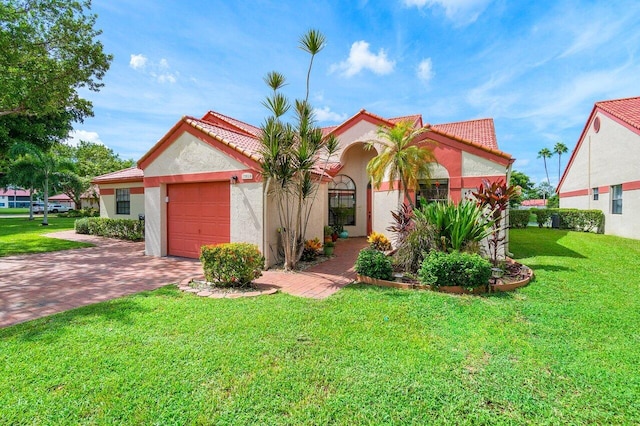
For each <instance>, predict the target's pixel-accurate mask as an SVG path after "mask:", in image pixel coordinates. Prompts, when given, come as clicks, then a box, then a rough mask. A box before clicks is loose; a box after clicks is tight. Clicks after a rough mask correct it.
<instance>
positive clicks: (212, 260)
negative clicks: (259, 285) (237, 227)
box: [200, 243, 264, 287]
mask: <svg viewBox="0 0 640 426" xmlns="http://www.w3.org/2000/svg"><path fill="white" fill-rule="evenodd" d="M200 261H201V262H202V269H203V270H204V276H205V278H206V279H207V281H209V282H211V283H215V285H218V286H220V287H248V286H249V285H250V284H251V281H253V280H254V279H256V278H258V277H259V276H260V275H262V268H263V267H264V257H263V256H262V253H260V250H258V246H256V245H255V244H249V243H224V244H215V245H208V246H202V247H201V248H200Z"/></svg>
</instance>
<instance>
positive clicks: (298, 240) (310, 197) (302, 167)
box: [260, 30, 337, 270]
mask: <svg viewBox="0 0 640 426" xmlns="http://www.w3.org/2000/svg"><path fill="white" fill-rule="evenodd" d="M299 43H300V44H299V47H300V48H301V49H302V50H304V51H305V52H307V53H309V54H310V55H311V61H310V65H309V71H308V72H307V91H306V95H305V99H304V100H296V101H295V105H294V112H295V120H294V123H293V124H291V123H286V122H285V121H284V116H285V114H286V113H287V112H288V111H289V109H290V107H291V104H290V103H289V100H288V99H287V97H286V96H285V95H283V94H282V92H281V91H280V89H282V87H283V86H284V85H285V78H284V76H283V75H282V74H280V73H278V72H270V73H268V74H267V76H266V77H265V79H264V81H265V83H267V85H268V86H269V87H270V88H271V90H272V93H271V95H270V96H268V97H267V99H266V100H265V101H264V103H263V104H264V105H265V106H266V107H267V109H268V110H269V112H270V114H271V115H270V116H269V117H267V119H266V121H265V123H264V124H263V125H262V134H261V139H260V142H261V145H262V146H261V154H262V159H263V160H262V175H263V177H264V179H265V182H266V183H265V192H266V193H268V194H270V195H272V196H273V197H274V199H275V202H276V205H277V209H278V217H279V220H280V237H281V239H282V245H283V248H284V267H285V270H292V269H295V267H296V265H297V263H298V261H299V259H300V256H301V255H302V251H303V248H304V244H303V242H304V238H305V233H306V229H307V225H308V223H309V217H310V214H311V209H312V207H313V204H314V201H315V199H316V195H317V191H318V187H319V185H318V180H319V179H320V177H321V176H323V175H324V171H325V170H326V168H327V164H328V159H329V157H330V156H331V155H332V154H333V153H335V151H336V149H337V140H336V139H335V137H329V138H324V137H323V136H322V130H321V129H320V128H319V127H317V126H316V125H315V121H314V118H313V110H312V108H311V105H309V102H308V97H309V89H308V88H309V79H310V76H311V66H312V64H313V59H314V57H315V55H317V54H318V53H319V52H320V51H321V50H322V49H323V47H324V44H325V38H324V35H323V34H322V33H320V32H319V31H316V30H309V31H308V32H307V33H305V34H304V35H303V36H302V37H301V38H300V41H299ZM322 156H324V162H323V160H322Z"/></svg>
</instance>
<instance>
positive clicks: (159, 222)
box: [94, 110, 514, 265]
mask: <svg viewBox="0 0 640 426" xmlns="http://www.w3.org/2000/svg"><path fill="white" fill-rule="evenodd" d="M405 120H410V121H412V122H413V123H414V125H415V126H416V127H426V128H427V129H428V130H429V131H428V132H426V133H424V134H423V135H422V136H420V137H419V138H418V140H416V143H418V144H420V143H423V140H424V139H426V138H428V139H430V140H432V141H435V145H434V146H435V148H434V152H435V156H436V159H437V161H438V164H435V165H433V167H432V180H431V181H430V182H429V183H427V182H426V181H425V182H424V184H423V185H421V187H420V190H419V191H417V192H416V193H414V194H412V197H414V198H418V197H424V198H426V199H429V200H445V199H451V200H453V201H456V202H458V201H460V200H461V199H463V198H464V197H465V196H466V195H467V194H469V193H470V192H471V191H473V190H475V189H476V188H477V187H478V185H479V184H480V183H481V182H482V181H483V179H489V180H496V179H503V180H504V179H506V178H507V176H508V174H509V172H510V170H511V164H512V163H513V161H514V159H513V158H512V157H511V156H510V155H509V154H507V153H505V152H503V151H501V150H500V149H499V148H498V143H497V138H496V134H495V129H494V125H493V120H491V119H480V120H471V121H463V122H456V123H446V124H434V125H431V124H426V123H423V121H422V116H421V115H413V116H406V117H395V118H384V117H380V116H378V115H375V114H372V113H370V112H368V111H365V110H361V111H359V112H358V113H357V114H355V115H354V116H352V117H351V118H349V119H348V120H346V121H345V122H343V123H341V124H340V125H338V126H332V127H326V128H324V129H323V132H324V134H325V135H328V134H333V135H335V136H336V137H337V138H338V140H339V142H340V149H339V151H338V153H337V154H336V155H335V157H333V158H332V159H330V163H331V165H332V167H331V169H330V175H331V176H330V177H329V178H328V179H325V181H323V182H321V183H320V185H321V188H320V190H319V191H318V198H317V200H316V204H315V205H314V206H315V208H314V210H313V213H312V217H311V220H310V225H309V227H308V230H307V238H313V237H316V236H317V237H322V232H323V226H324V225H327V224H331V223H332V222H333V220H334V218H333V217H332V210H331V207H335V206H344V207H349V208H351V209H352V212H353V213H352V214H351V215H350V216H349V217H348V218H346V224H345V229H346V230H347V231H348V232H349V234H350V236H366V235H367V234H369V233H370V232H371V231H372V230H375V231H377V232H382V233H388V231H386V228H387V227H388V226H389V223H390V221H391V219H392V216H391V211H392V210H394V209H396V208H397V202H398V193H397V192H396V191H389V188H390V187H391V183H390V182H385V183H383V185H382V187H381V188H380V189H379V190H374V189H372V188H371V185H370V183H369V177H368V176H367V173H366V170H365V167H366V164H367V163H368V162H369V160H370V159H371V158H373V157H374V156H375V155H376V154H377V153H376V152H375V150H366V149H365V144H366V143H367V142H369V141H372V140H376V139H377V138H378V135H377V131H378V129H379V128H380V127H381V126H393V125H394V124H395V123H398V122H399V121H405ZM259 135H260V129H259V128H258V127H255V126H253V125H250V124H247V123H244V122H242V121H239V120H237V119H234V118H231V117H228V116H225V115H223V114H220V113H217V112H214V111H210V112H208V113H207V114H205V115H204V116H203V117H202V118H194V117H183V118H182V119H180V120H179V121H178V122H177V123H176V124H175V125H174V126H173V127H172V128H171V129H170V130H169V131H168V132H167V133H166V134H165V136H164V137H163V138H162V139H160V140H159V141H158V143H156V144H155V145H154V146H153V147H152V148H151V149H150V150H149V152H147V153H146V154H145V155H144V156H143V157H142V158H141V159H140V161H139V162H138V168H132V169H127V170H123V171H120V172H115V173H112V174H109V175H105V176H100V177H98V178H96V179H95V180H94V183H96V184H98V185H99V186H100V194H101V202H100V203H101V214H102V215H103V216H107V217H130V218H137V217H138V216H137V215H138V213H144V214H145V219H146V253H147V254H148V255H154V256H166V255H175V256H186V257H197V256H198V252H199V248H200V246H201V245H203V244H211V243H217V242H229V241H244V242H250V243H254V244H256V245H258V247H259V248H260V250H261V251H262V252H263V253H264V255H265V257H266V259H267V264H268V265H271V264H273V263H275V262H276V260H277V259H276V257H277V256H276V252H277V228H278V227H279V226H280V225H279V223H278V221H277V215H276V210H275V207H274V205H273V201H272V200H271V197H270V196H268V195H266V194H265V193H264V185H263V182H262V179H261V175H260V170H261V167H260V159H261V157H260V154H259V148H260V142H259V139H258V138H259ZM119 200H120V201H119ZM143 200H144V202H143ZM126 202H128V207H129V209H128V210H127V209H126V208H125V207H126V205H125V203H126ZM118 203H120V204H118ZM118 209H120V210H118Z"/></svg>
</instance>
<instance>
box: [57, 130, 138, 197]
mask: <svg viewBox="0 0 640 426" xmlns="http://www.w3.org/2000/svg"><path fill="white" fill-rule="evenodd" d="M53 152H54V154H55V155H57V156H58V157H60V158H66V159H69V160H70V161H71V162H72V163H73V164H74V172H67V173H64V174H63V175H61V180H60V185H61V189H62V192H63V193H65V194H66V195H68V196H69V198H71V199H72V200H73V202H74V203H75V208H76V209H79V208H80V204H81V200H80V197H81V196H82V194H84V193H85V192H86V191H87V190H88V189H89V188H90V186H91V180H92V179H93V178H94V177H96V176H99V175H103V174H106V173H110V172H114V171H116V170H121V169H125V168H127V167H131V166H133V165H134V164H135V162H134V161H133V160H131V159H129V160H123V159H121V158H120V156H119V155H118V154H116V153H115V152H114V151H113V150H112V149H111V148H108V147H106V146H104V145H102V144H99V143H94V142H88V141H80V142H79V143H78V145H77V146H70V145H66V144H57V145H56V146H54V149H53Z"/></svg>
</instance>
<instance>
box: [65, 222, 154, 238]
mask: <svg viewBox="0 0 640 426" xmlns="http://www.w3.org/2000/svg"><path fill="white" fill-rule="evenodd" d="M75 230H76V233H78V234H89V235H99V236H101V237H109V238H118V239H120V240H129V241H142V240H144V221H141V220H134V219H109V218H106V217H87V218H82V219H77V220H76V222H75Z"/></svg>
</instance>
